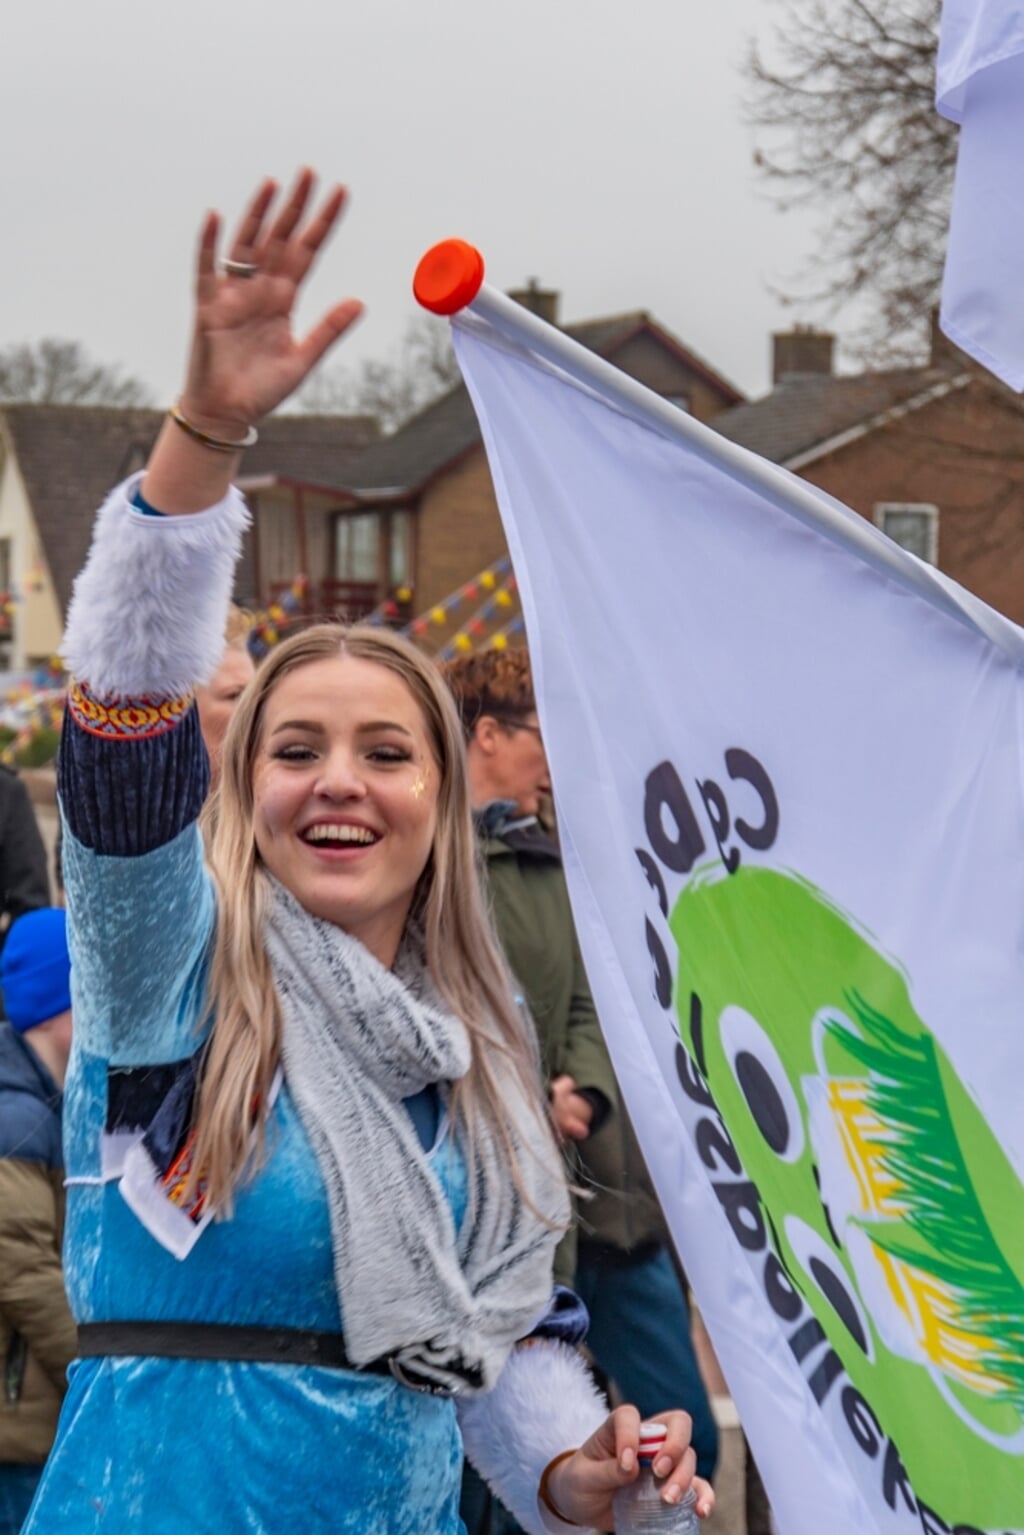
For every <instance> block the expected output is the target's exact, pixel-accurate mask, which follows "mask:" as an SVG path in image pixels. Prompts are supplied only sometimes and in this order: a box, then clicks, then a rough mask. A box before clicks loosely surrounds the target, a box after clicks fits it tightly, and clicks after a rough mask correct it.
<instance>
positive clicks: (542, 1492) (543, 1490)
mask: <svg viewBox="0 0 1024 1535" xmlns="http://www.w3.org/2000/svg"><path fill="white" fill-rule="evenodd" d="M575 1454H576V1451H575V1450H563V1451H562V1453H561V1455H556V1456H555V1458H554V1460H549V1461H548V1463H547V1465H546V1466H545V1467H544V1472H543V1475H542V1476H541V1479H540V1486H539V1487H538V1489H537V1496H538V1498H539V1499H540V1501H541V1502H542V1503H543V1505H544V1507H545V1508H546V1509H547V1511H548V1513H549V1514H554V1516H555V1518H556V1519H561V1521H562V1523H563V1524H571V1525H572V1527H573V1529H576V1530H584V1529H586V1528H587V1526H586V1525H584V1524H577V1523H576V1521H575V1519H567V1518H566V1517H565V1515H564V1514H563V1513H562V1510H561V1509H560V1508H559V1507H558V1506H557V1504H556V1503H555V1501H554V1499H553V1498H552V1496H551V1494H550V1492H549V1491H548V1483H549V1482H550V1480H551V1476H552V1473H553V1472H555V1471H556V1470H557V1469H558V1467H559V1466H560V1465H561V1464H562V1462H563V1460H569V1459H570V1457H571V1456H573V1455H575Z"/></svg>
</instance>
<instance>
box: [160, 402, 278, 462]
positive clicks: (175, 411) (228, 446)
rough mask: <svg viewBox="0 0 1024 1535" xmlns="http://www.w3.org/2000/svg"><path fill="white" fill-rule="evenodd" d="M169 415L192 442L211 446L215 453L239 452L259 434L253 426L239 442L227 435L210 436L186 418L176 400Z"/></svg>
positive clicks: (250, 444)
mask: <svg viewBox="0 0 1024 1535" xmlns="http://www.w3.org/2000/svg"><path fill="white" fill-rule="evenodd" d="M170 417H171V420H172V421H173V422H174V424H175V426H180V427H181V430H182V431H183V432H184V433H185V434H186V435H187V436H189V437H191V438H192V441H193V442H198V443H201V444H202V446H203V447H204V448H212V449H213V451H214V452H215V453H241V451H242V449H243V448H251V447H252V446H253V444H254V443H257V442H259V438H260V434H259V432H258V431H257V430H256V428H255V427H254V426H251V427H250V428H249V430H248V431H247V432H246V434H245V436H244V437H243V438H242V440H241V442H232V441H231V440H230V438H227V437H211V436H210V434H209V432H204V431H202V429H201V428H200V427H198V426H196V425H194V423H193V422H191V421H190V420H189V419H188V417H187V416H186V415H185V412H184V411H183V410H182V408H181V406H180V404H178V403H177V402H175V404H174V405H172V406H171V409H170Z"/></svg>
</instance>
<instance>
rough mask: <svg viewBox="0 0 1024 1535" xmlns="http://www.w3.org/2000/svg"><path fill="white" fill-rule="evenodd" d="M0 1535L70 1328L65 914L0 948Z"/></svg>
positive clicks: (55, 1388) (28, 1473) (27, 1499)
mask: <svg viewBox="0 0 1024 1535" xmlns="http://www.w3.org/2000/svg"><path fill="white" fill-rule="evenodd" d="M0 984H2V986H3V996H4V1011H5V1013H6V1019H5V1021H3V1022H0V1360H2V1361H3V1362H4V1377H3V1381H2V1383H0V1535H17V1532H18V1531H19V1530H20V1529H21V1526H22V1523H23V1521H24V1518H25V1515H26V1514H27V1513H28V1509H29V1505H30V1504H31V1502H32V1497H33V1494H34V1492H35V1487H36V1483H37V1482H38V1481H39V1477H40V1475H41V1473H42V1469H43V1463H44V1461H45V1460H46V1457H47V1455H48V1454H49V1451H50V1446H51V1444H52V1443H53V1436H54V1431H55V1429H56V1426H57V1416H58V1413H59V1411H60V1404H61V1400H62V1398H63V1396H64V1387H65V1371H66V1370H67V1367H68V1364H69V1363H70V1361H71V1359H72V1358H73V1356H74V1353H75V1326H74V1322H73V1321H72V1318H71V1312H70V1310H69V1308H68V1302H67V1297H66V1295H65V1293H64V1277H63V1273H62V1271H61V1258H60V1249H61V1238H62V1235H63V1228H64V1187H63V1179H64V1157H63V1153H62V1149H61V1103H62V1098H63V1089H64V1073H65V1071H66V1069H67V1063H68V1056H69V1053H70V1050H71V962H70V960H69V958H68V941H67V926H66V920H65V914H64V912H63V911H58V910H55V909H46V908H44V909H43V910H41V911H30V912H26V913H25V915H24V916H22V917H19V918H18V919H17V921H16V922H15V923H14V924H13V926H12V927H11V929H10V931H9V933H8V937H7V942H6V944H5V945H4V950H3V954H2V956H0Z"/></svg>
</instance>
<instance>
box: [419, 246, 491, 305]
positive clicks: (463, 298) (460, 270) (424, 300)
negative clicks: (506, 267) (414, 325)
mask: <svg viewBox="0 0 1024 1535" xmlns="http://www.w3.org/2000/svg"><path fill="white" fill-rule="evenodd" d="M483 280H484V258H483V257H482V256H481V254H480V252H479V251H478V250H477V248H476V246H475V245H470V244H469V243H468V242H467V241H466V240H442V241H441V243H440V244H439V245H432V246H431V247H430V249H429V250H428V251H427V253H426V255H425V256H423V257H422V258H421V260H420V264H419V266H418V267H417V268H416V275H415V277H414V278H413V280H412V291H413V293H414V294H415V295H416V299H417V302H418V303H420V304H422V305H423V308H424V309H429V310H430V312H431V314H458V312H459V310H460V309H465V307H466V305H467V304H471V303H472V302H473V300H474V299H475V298H476V296H477V294H478V293H479V292H480V285H481V283H482V282H483Z"/></svg>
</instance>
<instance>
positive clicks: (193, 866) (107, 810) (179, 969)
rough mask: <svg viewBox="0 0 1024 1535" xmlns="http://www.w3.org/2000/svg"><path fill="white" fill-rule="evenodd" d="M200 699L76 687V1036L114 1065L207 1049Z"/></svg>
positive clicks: (63, 763) (63, 764)
mask: <svg viewBox="0 0 1024 1535" xmlns="http://www.w3.org/2000/svg"><path fill="white" fill-rule="evenodd" d="M208 783H209V768H208V764H207V760H206V753H205V749H204V747H203V741H202V736H201V734H200V731H199V719H198V714H197V711H196V707H195V704H194V702H192V701H191V700H188V699H183V700H148V699H134V700H123V699H122V700H116V701H114V700H106V701H104V700H101V699H97V698H95V697H94V696H92V695H91V694H90V693H89V692H88V690H87V689H86V688H84V687H83V686H82V685H81V684H78V685H76V686H75V687H74V688H73V690H72V695H71V700H70V702H69V706H68V711H67V714H66V715H65V721H64V731H63V736H62V739H61V750H60V757H59V761H58V787H59V792H60V802H61V814H62V817H63V822H64V844H63V861H64V885H65V892H66V897H67V906H68V924H69V938H70V946H71V955H72V1000H73V1005H74V1016H75V1034H76V1038H77V1040H78V1042H79V1043H80V1044H81V1046H82V1048H83V1049H85V1050H87V1051H88V1052H89V1053H90V1054H91V1055H94V1056H98V1057H100V1058H101V1059H103V1060H106V1061H108V1062H109V1063H110V1064H112V1065H120V1066H139V1065H156V1064H158V1063H162V1062H170V1061H178V1060H183V1059H185V1058H187V1057H189V1056H191V1055H192V1054H194V1052H195V1050H196V1049H197V1048H198V1046H199V1044H200V1043H201V1040H202V1035H203V1032H204V1029H205V1025H204V1020H203V1010H204V995H205V986H206V974H207V964H208V958H209V951H210V946H211V942H212V937H213V931H214V920H215V918H214V898H213V890H212V886H211V883H210V878H209V875H208V873H207V871H206V868H205V863H204V857H203V846H202V839H201V837H200V833H199V828H198V825H197V824H196V823H197V818H198V816H199V812H200V810H201V809H202V805H203V800H204V799H205V797H206V791H207V786H208Z"/></svg>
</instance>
